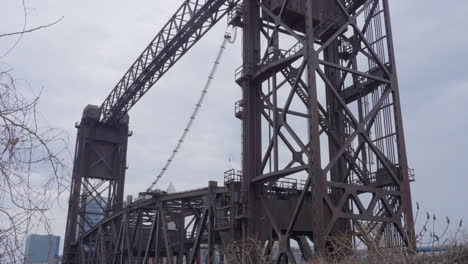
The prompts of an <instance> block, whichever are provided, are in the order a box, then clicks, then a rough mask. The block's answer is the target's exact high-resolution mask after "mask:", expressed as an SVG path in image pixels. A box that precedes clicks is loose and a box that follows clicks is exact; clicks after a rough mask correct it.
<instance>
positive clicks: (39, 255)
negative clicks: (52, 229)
mask: <svg viewBox="0 0 468 264" xmlns="http://www.w3.org/2000/svg"><path fill="white" fill-rule="evenodd" d="M59 247H60V237H59V236H53V235H29V236H28V238H27V239H26V252H25V255H26V263H27V264H42V263H54V262H51V261H53V260H54V259H58V256H59Z"/></svg>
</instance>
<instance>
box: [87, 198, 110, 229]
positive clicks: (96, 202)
mask: <svg viewBox="0 0 468 264" xmlns="http://www.w3.org/2000/svg"><path fill="white" fill-rule="evenodd" d="M106 201H107V198H104V197H101V198H97V197H96V199H93V198H91V197H89V199H88V203H87V205H86V206H85V208H86V221H84V223H83V229H84V232H87V231H88V230H89V229H91V228H92V227H93V226H95V225H96V224H97V223H99V222H100V221H101V220H102V219H103V218H104V214H105V212H104V208H106Z"/></svg>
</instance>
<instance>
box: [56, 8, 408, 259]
mask: <svg viewBox="0 0 468 264" xmlns="http://www.w3.org/2000/svg"><path fill="white" fill-rule="evenodd" d="M195 2H196V3H198V2H200V3H199V5H197V4H195V6H192V7H191V9H190V10H199V11H198V12H199V15H197V14H195V13H193V12H192V11H189V9H187V10H188V11H187V12H189V13H190V14H191V16H190V17H192V18H194V17H199V18H198V19H194V21H197V23H194V21H193V22H188V21H189V20H183V21H184V22H183V23H182V22H181V23H179V24H178V25H182V24H184V23H185V24H184V26H183V29H180V30H176V31H174V33H172V34H169V35H170V36H171V38H172V39H173V40H171V41H169V42H165V47H164V48H163V49H162V50H165V51H164V54H165V55H164V56H166V58H169V57H171V56H178V57H177V58H180V57H181V56H182V55H183V54H184V53H185V51H186V50H185V51H184V52H182V53H177V50H179V48H181V47H182V46H183V45H182V46H177V45H178V44H177V43H179V42H178V41H179V40H181V39H183V38H184V37H185V41H187V40H188V39H190V37H189V36H188V35H186V34H189V33H188V32H191V33H190V34H199V35H197V36H198V37H195V38H199V37H201V36H202V35H203V34H204V33H203V34H200V32H201V28H200V25H206V23H207V22H206V21H209V20H210V18H212V17H213V16H212V15H213V14H215V13H219V12H228V10H229V11H230V12H229V13H230V16H229V17H230V21H231V22H232V24H233V25H236V26H238V27H240V28H242V29H243V46H242V48H243V51H242V54H243V65H242V66H241V67H239V69H238V70H237V71H236V73H235V81H236V83H237V84H238V85H239V86H240V87H241V88H242V98H241V100H240V101H239V102H238V103H237V104H236V108H235V109H236V113H235V116H236V117H237V118H239V119H240V120H241V122H242V158H243V160H242V170H241V171H234V170H231V171H228V172H226V173H225V178H224V186H219V187H218V185H217V183H216V182H210V183H209V186H208V188H205V189H199V190H192V191H187V192H183V193H175V194H166V193H164V192H150V193H145V194H142V195H141V197H140V198H139V199H138V200H136V201H134V202H130V201H129V202H128V203H127V204H126V205H125V206H123V198H122V197H123V179H124V171H125V168H124V166H123V167H122V164H125V163H124V162H125V155H126V139H127V134H125V133H128V120H127V119H125V118H124V119H121V118H120V117H121V116H122V115H123V114H125V113H126V112H127V111H128V109H129V108H130V107H131V105H133V104H134V103H135V102H136V101H137V100H138V99H139V98H140V97H141V96H142V95H143V93H144V91H145V89H147V88H149V87H151V85H152V83H154V82H153V81H148V80H150V79H151V78H155V79H152V80H157V79H158V78H160V76H161V75H162V74H161V75H158V74H159V73H161V72H165V71H167V70H168V69H169V68H170V66H168V67H167V68H165V67H166V66H164V65H166V64H158V63H159V60H160V58H162V56H163V55H158V56H161V57H158V56H156V57H147V59H145V65H153V66H151V67H147V66H145V67H144V68H145V69H151V70H138V71H136V72H135V73H133V74H134V76H133V77H124V79H125V78H131V79H128V80H131V81H128V82H127V81H124V83H125V82H127V83H128V84H129V85H128V88H124V89H120V88H116V90H114V91H113V92H112V93H113V94H114V93H115V94H117V95H115V96H113V95H112V94H111V96H109V98H108V99H107V100H106V102H105V103H104V104H103V106H102V107H101V109H100V112H99V109H98V110H96V109H95V108H97V107H95V108H92V109H94V110H93V111H91V110H92V109H91V110H90V109H89V107H88V109H87V111H85V113H84V115H83V119H82V122H81V124H80V127H79V136H78V141H77V154H76V157H75V167H74V174H73V175H74V176H73V177H74V178H73V189H72V197H71V199H70V201H71V202H70V209H69V217H68V223H67V239H66V244H65V253H64V263H177V264H179V263H202V259H203V258H204V256H206V260H207V263H218V262H217V261H221V263H263V262H262V261H265V260H269V261H272V262H274V263H300V261H299V260H298V258H297V257H296V255H295V252H297V251H298V250H299V251H300V253H301V257H303V258H304V259H305V260H306V261H307V260H312V259H313V258H315V257H332V258H333V257H334V258H338V257H339V255H340V254H341V253H342V252H344V251H343V248H344V249H349V248H351V247H355V248H359V249H366V248H370V249H372V248H374V247H385V248H389V249H395V250H414V249H415V234H414V223H413V212H412V204H411V192H410V180H411V179H410V170H409V168H408V161H407V157H406V149H405V139H404V134H403V123H402V113H401V106H400V98H399V88H398V78H397V72H396V64H395V55H394V48H393V38H392V30H391V23H390V13H389V6H388V5H389V4H388V0H313V1H302V0H288V1H285V0H258V1H256V0H244V1H243V3H242V4H237V3H236V2H228V1H186V2H185V3H184V6H185V5H188V4H189V3H190V4H194V3H195ZM202 2H203V3H202ZM228 3H229V4H228ZM205 7H206V9H205ZM208 7H210V8H208ZM181 10H182V9H179V11H178V14H179V12H181ZM201 10H205V11H201ZM220 10H224V11H220ZM205 12H206V13H205ZM210 12H211V13H210ZM202 14H203V15H202ZM174 17H176V16H174ZM174 17H173V19H172V20H171V21H174ZM204 19H206V21H205V20H204ZM218 20H219V19H218ZM218 20H216V19H215V20H213V19H212V20H211V21H212V22H213V24H214V23H215V22H217V21H218ZM190 21H191V20H190ZM170 23H171V22H170ZM170 23H169V24H170ZM169 24H168V25H169ZM213 24H210V26H209V27H212V25H213ZM166 27H167V26H166ZM176 27H179V28H180V26H176ZM207 28H208V26H207ZM206 30H208V29H206ZM163 31H164V30H163ZM195 32H197V33H195ZM160 34H161V33H160ZM158 36H159V35H158ZM193 43H194V42H193ZM187 45H188V46H190V45H193V44H187ZM150 46H152V44H151V45H150ZM161 54H163V53H161ZM177 54H178V55H177ZM140 58H141V57H140ZM173 58H175V57H173ZM139 60H140V59H139ZM176 60H177V59H175V60H173V61H172V62H175V61H176ZM169 61H171V60H170V59H168V60H167V62H169ZM167 62H166V63H167ZM138 63H139V62H137V64H138ZM171 66H172V65H171ZM138 67H139V66H135V67H132V68H131V71H132V69H136V68H138ZM161 69H164V70H161ZM127 74H128V73H127ZM126 76H127V75H126ZM136 80H145V81H136ZM147 81H148V82H147ZM126 85H127V84H126ZM132 85H133V86H132ZM135 85H137V86H138V85H139V87H140V88H138V89H137V90H138V91H139V92H136V90H135V89H134V88H131V87H136V86H135ZM146 85H149V86H146ZM145 87H147V88H145ZM119 89H120V91H118V90H119ZM140 91H141V92H140ZM140 93H141V94H140ZM112 98H113V99H112ZM109 102H110V103H109ZM126 107H128V108H126ZM96 111H97V112H96ZM90 113H94V114H90ZM90 120H91V121H90ZM93 120H94V121H93ZM110 120H123V121H120V122H119V125H118V126H115V125H114V126H109V124H115V122H114V121H112V122H110ZM90 127H91V128H90ZM114 127H116V128H114ZM101 129H108V130H106V131H104V132H100V130H101ZM117 130H118V131H120V134H119V133H117V134H116V136H115V140H113V141H111V142H108V141H110V140H107V138H105V139H106V140H107V141H105V140H104V139H103V137H102V135H103V134H102V133H104V134H105V133H111V132H112V131H114V133H115V131H117ZM96 131H97V132H96ZM99 144H100V145H99ZM104 145H105V146H104ZM78 147H79V148H78ZM98 150H99V151H98ZM113 150H114V151H113ZM86 153H88V154H86ZM89 153H91V154H92V153H94V154H93V155H91V154H89ZM106 153H107V154H106ZM98 154H99V155H98ZM86 155H88V156H86ZM112 155H114V156H112ZM85 157H87V158H85ZM107 157H110V158H107ZM112 157H113V158H112ZM112 161H113V162H114V163H112ZM122 162H123V163H122ZM112 164H114V165H113V166H111V165H112ZM119 165H120V166H119ZM109 168H114V171H115V173H109ZM102 175H107V176H105V177H103V176H102ZM96 179H99V180H100V181H106V183H110V185H109V186H111V187H109V188H104V187H101V186H102V185H99V183H97V185H96V183H94V184H92V183H91V182H90V181H95V180H96ZM98 190H101V191H100V192H99V194H97V193H98ZM109 190H116V191H115V192H109ZM105 191H108V192H109V193H110V195H108V194H106V193H105ZM89 196H93V197H95V199H97V198H96V197H112V198H109V199H108V200H106V201H108V205H106V206H104V207H105V210H104V211H103V212H105V213H103V214H104V216H103V217H104V219H103V220H102V221H100V222H99V223H98V224H94V225H92V226H90V227H89V228H83V224H82V223H83V221H84V220H86V219H87V217H89V215H90V212H89V210H88V211H87V210H86V208H87V207H86V205H85V204H86V201H88V199H89V198H86V197H89ZM106 199H107V198H106ZM88 222H89V221H88ZM80 224H81V226H80ZM77 229H78V230H77ZM294 248H297V249H294ZM203 263H204V262H203Z"/></svg>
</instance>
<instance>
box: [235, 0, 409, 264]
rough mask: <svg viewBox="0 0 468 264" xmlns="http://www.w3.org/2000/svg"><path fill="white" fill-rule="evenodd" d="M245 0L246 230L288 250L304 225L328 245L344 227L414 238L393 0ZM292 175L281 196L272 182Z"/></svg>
mask: <svg viewBox="0 0 468 264" xmlns="http://www.w3.org/2000/svg"><path fill="white" fill-rule="evenodd" d="M244 4H245V19H244V24H243V27H244V28H243V29H244V39H243V40H244V41H243V58H244V65H243V66H242V67H241V68H239V69H238V71H237V82H238V83H239V84H240V85H241V86H242V90H243V99H242V101H241V102H242V106H243V109H242V112H243V113H242V122H243V130H242V131H243V163H242V165H243V172H244V179H243V195H245V197H246V198H245V201H247V202H246V204H245V206H244V208H245V210H246V213H245V215H244V217H245V220H244V225H245V229H246V230H247V232H246V234H245V235H244V240H246V239H247V238H246V237H256V238H259V237H260V238H261V241H270V243H271V242H272V241H276V242H277V243H278V244H279V245H280V246H279V249H280V258H282V257H284V258H286V259H289V260H290V259H291V258H292V252H291V249H290V247H289V245H290V240H291V239H295V240H296V241H297V243H298V244H299V246H300V248H301V249H304V248H306V247H307V245H305V244H306V243H305V241H306V240H305V237H307V238H309V239H310V240H311V241H313V244H314V246H315V249H316V250H317V251H318V252H321V253H322V254H325V253H327V254H328V253H332V252H333V250H334V249H333V247H334V246H333V244H334V242H333V238H334V237H343V236H344V237H346V239H349V243H350V244H351V243H353V244H355V243H357V242H358V241H360V242H361V243H364V244H365V245H368V246H371V245H372V244H377V245H387V246H401V245H406V246H409V247H410V248H414V246H415V245H414V243H415V241H414V231H413V213H412V205H411V194H410V186H409V185H410V179H409V175H408V173H409V169H408V162H407V157H406V150H405V141H404V136H403V124H402V114H401V107H400V99H399V91H398V80H397V73H396V64H395V57H394V50H393V40H392V32H391V26H390V14H389V8H388V1H386V0H375V1H365V0H349V1H327V0H314V1H300V0H290V1H281V0H270V1H261V2H258V1H244ZM262 130H263V133H262ZM265 131H269V134H268V135H269V136H266V133H264V132H265ZM287 178H288V179H291V178H292V179H295V180H297V181H299V179H301V180H302V183H303V184H302V185H301V187H300V188H299V189H300V193H298V194H297V195H288V198H287V199H288V200H289V201H288V204H289V205H290V206H287V207H285V208H281V207H278V205H279V204H280V203H279V202H277V201H275V200H274V199H272V198H271V195H272V193H274V192H275V191H273V190H272V188H271V186H275V185H278V182H282V181H284V180H285V179H287ZM286 182H287V181H286ZM294 184H295V182H294ZM282 202H283V201H282ZM287 208H288V209H287ZM278 211H279V212H278ZM258 219H267V220H265V221H264V222H261V221H259V220H258ZM304 223H306V224H305V225H304ZM301 224H302V225H301ZM265 226H268V228H266V230H264V229H265ZM305 252H308V250H306V251H305ZM303 253H304V252H303Z"/></svg>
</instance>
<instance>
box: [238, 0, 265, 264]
mask: <svg viewBox="0 0 468 264" xmlns="http://www.w3.org/2000/svg"><path fill="white" fill-rule="evenodd" d="M256 2H257V1H255V0H244V5H245V17H244V25H245V26H244V32H243V33H244V38H243V51H242V53H243V54H242V55H243V67H244V74H245V76H246V77H245V78H244V80H243V82H242V98H243V102H244V115H243V120H242V123H243V124H242V126H243V128H242V129H243V131H242V135H243V140H242V153H243V157H242V170H243V179H242V198H241V201H242V202H243V215H242V217H243V219H242V220H241V221H242V222H241V229H242V230H238V231H240V232H242V251H243V254H242V258H243V261H242V263H247V252H246V251H247V249H246V246H247V245H246V244H247V243H248V240H249V239H250V238H255V234H256V226H255V216H256V209H257V206H256V204H257V200H258V199H257V197H255V195H256V194H257V193H258V190H257V189H256V188H257V187H256V186H255V185H253V184H252V183H251V180H252V179H253V178H254V177H255V176H257V175H260V166H261V162H262V160H261V155H262V154H261V139H262V138H261V111H262V107H263V106H262V101H261V99H260V89H261V85H260V84H259V83H254V82H253V81H252V79H251V76H252V75H253V73H254V71H255V67H256V65H257V63H258V61H259V60H260V34H261V32H260V23H261V20H260V10H259V7H258V5H257V3H256ZM253 261H255V257H254V258H253Z"/></svg>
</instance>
